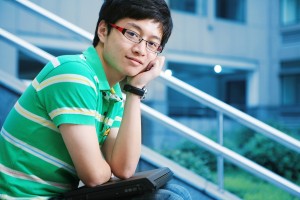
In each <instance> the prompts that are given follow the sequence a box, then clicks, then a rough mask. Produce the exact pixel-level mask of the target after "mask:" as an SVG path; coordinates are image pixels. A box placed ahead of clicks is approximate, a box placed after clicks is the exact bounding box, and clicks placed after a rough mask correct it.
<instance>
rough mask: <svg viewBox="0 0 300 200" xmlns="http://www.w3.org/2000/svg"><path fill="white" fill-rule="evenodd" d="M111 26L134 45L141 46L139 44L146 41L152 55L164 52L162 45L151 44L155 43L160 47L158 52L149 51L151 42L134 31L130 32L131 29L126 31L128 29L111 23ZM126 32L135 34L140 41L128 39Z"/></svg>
mask: <svg viewBox="0 0 300 200" xmlns="http://www.w3.org/2000/svg"><path fill="white" fill-rule="evenodd" d="M109 25H110V26H111V27H113V28H115V29H117V30H118V31H119V32H121V33H122V34H123V35H124V37H125V38H127V39H128V40H130V41H131V42H134V43H136V44H139V43H141V42H142V41H143V40H144V41H145V42H146V48H147V49H148V50H149V51H150V52H152V53H157V54H159V53H161V52H162V51H163V46H162V45H160V44H158V43H156V42H151V43H154V44H157V45H158V48H157V50H156V51H153V50H152V49H149V47H148V45H149V42H150V41H147V40H145V39H144V38H142V37H141V36H140V35H139V34H138V33H136V32H135V31H132V30H130V29H126V28H123V27H120V26H117V25H116V24H112V23H109ZM126 31H130V32H133V33H135V34H136V35H137V36H138V38H139V41H134V40H132V39H130V38H128V37H126V34H125V33H126Z"/></svg>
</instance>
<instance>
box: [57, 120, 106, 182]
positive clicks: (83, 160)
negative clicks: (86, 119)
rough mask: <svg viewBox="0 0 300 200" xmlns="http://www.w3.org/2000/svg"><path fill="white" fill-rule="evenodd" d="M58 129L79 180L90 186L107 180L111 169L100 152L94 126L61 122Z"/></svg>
mask: <svg viewBox="0 0 300 200" xmlns="http://www.w3.org/2000/svg"><path fill="white" fill-rule="evenodd" d="M59 130H60V132H61V134H62V137H63V139H64V142H65V144H66V147H67V149H68V151H69V154H70V155H71V158H72V161H73V163H74V165H75V168H76V171H77V174H78V176H79V178H80V179H81V181H82V182H83V183H84V184H85V185H87V186H90V187H93V186H96V185H100V184H102V183H105V182H107V181H108V180H109V179H110V177H111V169H110V167H109V165H108V164H107V162H106V161H105V160H104V158H103V156H102V154H101V151H100V148H99V144H98V139H97V135H96V130H95V128H94V127H93V126H88V125H74V124H62V125H61V126H60V127H59Z"/></svg>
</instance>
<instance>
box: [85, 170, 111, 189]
mask: <svg viewBox="0 0 300 200" xmlns="http://www.w3.org/2000/svg"><path fill="white" fill-rule="evenodd" d="M110 178H111V174H108V173H107V174H103V173H99V174H93V175H91V176H86V177H84V178H82V179H81V181H82V182H83V183H84V184H85V185H86V186H87V187H96V186H97V185H101V184H103V183H106V182H107V181H109V179H110Z"/></svg>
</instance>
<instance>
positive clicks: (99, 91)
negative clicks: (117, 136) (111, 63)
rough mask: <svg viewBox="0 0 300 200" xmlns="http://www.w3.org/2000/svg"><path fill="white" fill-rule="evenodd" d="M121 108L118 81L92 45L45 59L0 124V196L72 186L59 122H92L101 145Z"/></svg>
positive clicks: (39, 194)
mask: <svg viewBox="0 0 300 200" xmlns="http://www.w3.org/2000/svg"><path fill="white" fill-rule="evenodd" d="M123 109H124V108H123V100H122V92H121V89H120V86H119V84H117V85H115V86H114V87H113V88H110V86H109V84H108V81H107V79H106V75H105V72H104V69H103V67H102V64H101V61H100V59H99V56H98V54H97V52H96V50H95V48H94V47H89V48H88V49H87V50H86V51H84V52H83V54H81V55H68V56H60V57H57V58H55V59H54V60H52V61H51V62H49V63H48V64H47V65H46V66H45V67H44V68H43V70H42V71H41V72H40V73H39V74H38V75H37V77H36V78H35V79H34V80H33V81H32V84H31V85H30V86H29V87H28V88H27V90H26V91H25V92H24V93H23V94H22V96H21V97H20V99H19V100H18V101H17V103H16V104H15V106H14V108H13V109H12V110H11V112H10V113H9V115H8V117H7V119H6V121H5V122H4V125H3V127H2V129H1V136H0V147H1V150H0V199H13V198H22V199H24V198H30V199H32V198H37V199H40V198H48V197H51V196H57V195H59V194H60V193H64V192H66V191H69V190H71V189H74V188H76V187H77V186H78V183H79V178H78V176H77V174H76V170H75V168H74V165H73V162H72V160H71V158H70V155H69V153H68V151H67V149H66V146H65V144H64V142H63V139H62V136H61V134H60V132H59V129H58V127H59V125H61V124H83V125H93V126H95V128H96V130H97V135H98V142H99V145H102V144H103V142H104V141H105V138H106V133H107V130H109V129H110V128H111V127H119V126H120V123H121V119H122V115H123ZM85 134H89V133H82V137H84V136H85ZM78 151H80V149H78ZM99 170H101V169H99Z"/></svg>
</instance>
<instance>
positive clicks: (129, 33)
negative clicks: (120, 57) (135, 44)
mask: <svg viewBox="0 0 300 200" xmlns="http://www.w3.org/2000/svg"><path fill="white" fill-rule="evenodd" d="M125 34H126V36H127V37H129V38H131V39H134V40H136V41H139V40H140V36H139V34H137V33H136V32H134V31H131V30H126V32H125Z"/></svg>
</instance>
